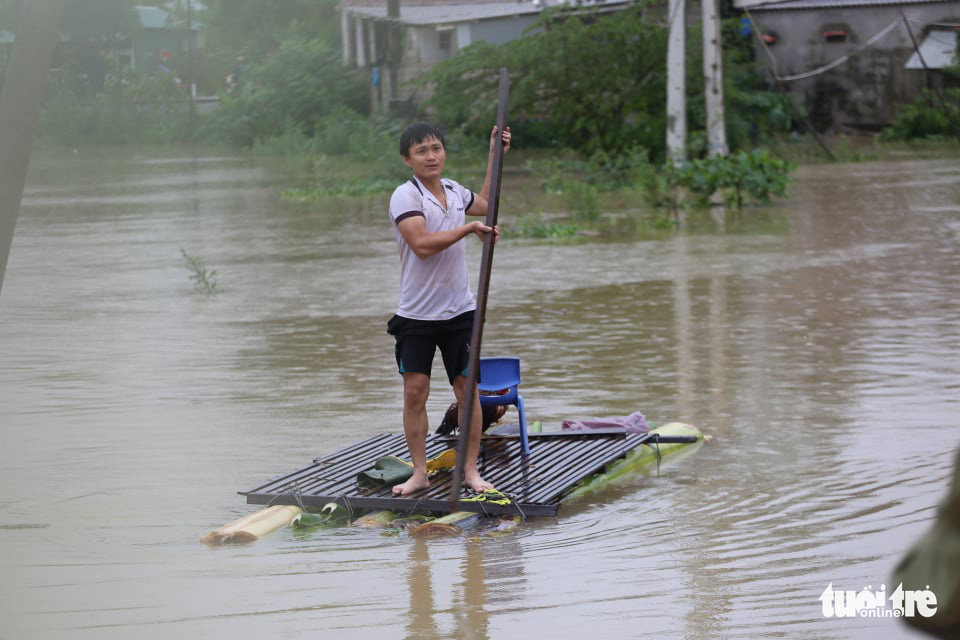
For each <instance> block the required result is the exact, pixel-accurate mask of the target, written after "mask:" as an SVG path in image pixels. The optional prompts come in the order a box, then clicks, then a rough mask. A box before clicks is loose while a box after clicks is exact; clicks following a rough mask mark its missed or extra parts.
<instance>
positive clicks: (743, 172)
mask: <svg viewBox="0 0 960 640" xmlns="http://www.w3.org/2000/svg"><path fill="white" fill-rule="evenodd" d="M793 169H794V165H793V164H791V163H790V162H787V161H786V160H780V159H779V158H774V157H773V156H771V155H770V154H769V153H768V152H767V151H766V150H764V149H754V150H753V151H750V152H747V151H738V152H737V153H733V154H730V155H726V156H710V157H706V158H700V159H697V160H693V161H691V162H689V163H687V164H686V165H685V166H683V167H681V168H680V169H679V170H678V172H677V180H678V183H679V185H680V186H683V187H686V188H687V189H689V190H690V191H691V193H692V194H694V197H695V198H696V199H697V201H698V202H699V203H700V204H705V203H707V202H708V201H709V199H710V197H711V196H712V195H713V194H714V193H716V192H717V191H721V192H722V193H723V197H724V201H725V202H726V204H727V205H728V206H731V207H735V208H740V207H742V206H743V204H744V202H745V201H746V198H747V196H750V197H751V198H753V199H754V200H758V201H760V202H769V201H770V200H771V199H772V198H773V197H775V196H776V197H784V196H786V194H787V185H788V184H789V183H790V172H791V171H792V170H793Z"/></svg>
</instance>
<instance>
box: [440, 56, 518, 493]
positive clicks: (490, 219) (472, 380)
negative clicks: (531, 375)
mask: <svg viewBox="0 0 960 640" xmlns="http://www.w3.org/2000/svg"><path fill="white" fill-rule="evenodd" d="M509 93H510V78H509V77H508V76H507V70H506V68H501V69H500V91H499V94H498V96H497V134H498V137H497V141H498V143H499V144H495V145H494V146H493V164H492V166H491V168H490V194H489V195H490V197H489V198H488V199H487V220H486V224H487V226H488V227H493V226H495V225H496V224H497V215H498V213H499V212H500V179H501V177H502V175H503V141H502V139H501V138H500V137H499V136H500V134H502V133H503V129H504V127H505V126H506V121H507V98H508V97H509ZM494 245H495V243H494V241H493V234H492V233H488V234H487V235H485V236H484V238H483V254H482V256H481V258H480V279H479V281H478V282H477V310H476V311H475V312H474V316H473V332H472V334H471V337H470V364H469V367H470V368H469V370H468V371H467V385H466V388H465V390H464V394H465V395H464V398H463V407H462V411H460V438H459V440H458V441H457V464H456V467H455V468H454V471H453V481H452V482H451V486H450V504H451V505H452V510H453V511H457V510H458V509H459V499H460V486H461V483H462V482H463V465H464V463H465V462H466V455H467V441H468V440H469V438H470V418H471V417H472V416H473V409H474V398H475V397H476V395H477V381H478V380H479V377H480V346H481V343H482V342H483V323H484V321H485V319H486V315H487V293H488V291H489V290H490V269H491V267H492V265H493V247H494ZM479 426H480V425H477V427H478V428H479Z"/></svg>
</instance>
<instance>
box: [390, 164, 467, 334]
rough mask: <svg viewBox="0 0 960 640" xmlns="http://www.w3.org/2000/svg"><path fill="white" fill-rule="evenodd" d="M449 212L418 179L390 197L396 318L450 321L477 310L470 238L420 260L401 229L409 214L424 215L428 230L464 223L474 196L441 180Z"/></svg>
mask: <svg viewBox="0 0 960 640" xmlns="http://www.w3.org/2000/svg"><path fill="white" fill-rule="evenodd" d="M440 182H441V184H443V187H444V189H445V190H446V196H447V208H446V209H444V207H443V205H442V204H441V203H440V202H439V201H438V200H437V198H436V197H435V196H434V195H433V194H432V193H430V190H429V189H427V188H426V187H425V186H423V183H422V182H420V180H418V179H417V177H416V176H414V177H412V178H410V179H409V180H407V181H406V182H404V183H403V184H401V185H400V186H399V187H397V188H396V189H395V190H394V192H393V196H391V197H390V219H391V220H392V221H393V232H394V234H395V236H396V238H397V247H398V248H399V249H400V301H399V303H398V304H397V315H398V316H402V317H404V318H411V319H413V320H449V319H450V318H454V317H456V316H458V315H460V314H461V313H465V312H467V311H470V310H472V309H475V308H476V306H477V302H476V299H475V298H474V297H473V293H472V292H471V291H470V280H469V277H468V275H467V257H466V239H465V238H461V239H460V240H459V241H457V242H455V243H454V244H452V245H450V246H449V247H447V248H446V249H445V250H443V251H441V252H440V253H438V254H435V255H432V256H430V257H429V258H418V257H417V254H415V253H414V252H413V249H411V248H410V245H408V244H407V241H406V240H404V239H403V235H401V233H400V230H399V229H398V228H397V225H398V224H399V223H400V222H402V221H403V220H406V219H407V218H408V217H410V216H423V218H424V219H425V221H426V226H427V231H428V232H435V231H445V230H449V229H456V228H457V227H460V226H462V225H463V224H464V218H465V216H466V211H467V209H469V208H470V205H472V204H473V192H472V191H470V190H469V189H467V188H466V187H464V186H463V185H461V184H459V183H457V182H454V181H453V180H448V179H446V178H443V179H441V180H440Z"/></svg>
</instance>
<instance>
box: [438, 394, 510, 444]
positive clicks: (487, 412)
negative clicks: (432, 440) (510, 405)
mask: <svg viewBox="0 0 960 640" xmlns="http://www.w3.org/2000/svg"><path fill="white" fill-rule="evenodd" d="M480 408H481V409H482V411H483V430H484V431H486V430H487V429H489V428H490V425H492V424H493V423H494V422H496V421H497V420H499V419H500V418H502V417H503V414H505V413H506V412H507V407H506V405H498V406H495V407H487V406H484V405H481V406H480ZM459 426H460V411H459V407H458V406H457V403H456V402H454V403H453V404H451V405H450V406H449V407H447V412H446V413H445V414H443V420H441V421H440V426H439V427H437V430H436V431H434V433H435V434H437V435H438V436H448V435H450V434H451V433H453V432H454V431H455V430H456V429H457V428H458V427H459Z"/></svg>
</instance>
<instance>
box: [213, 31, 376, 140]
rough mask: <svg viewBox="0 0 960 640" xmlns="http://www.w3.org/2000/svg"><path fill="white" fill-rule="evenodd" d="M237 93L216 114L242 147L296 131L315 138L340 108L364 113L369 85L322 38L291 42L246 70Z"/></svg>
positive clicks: (230, 137)
mask: <svg viewBox="0 0 960 640" xmlns="http://www.w3.org/2000/svg"><path fill="white" fill-rule="evenodd" d="M241 82H242V86H241V87H240V89H239V92H238V95H234V96H225V97H224V99H223V105H222V107H221V109H220V110H219V111H218V112H217V113H216V114H214V115H215V118H216V119H217V120H218V123H219V125H220V127H221V130H222V131H223V132H224V134H225V135H223V136H222V137H225V138H228V139H230V141H232V142H237V143H240V144H244V145H250V144H253V143H254V142H255V141H257V140H264V139H266V138H270V137H273V136H277V135H280V134H282V133H283V132H284V131H285V130H286V129H290V128H294V129H297V130H299V131H300V132H302V133H303V134H304V135H307V136H312V135H313V134H314V130H315V129H316V127H317V125H318V123H319V122H321V121H322V120H323V119H324V117H325V116H326V115H327V114H329V113H332V112H334V111H336V110H337V109H339V108H348V109H351V110H353V111H356V112H359V113H365V112H366V108H367V106H366V105H367V102H366V95H367V94H366V85H365V83H364V81H363V79H362V78H360V77H359V76H358V75H357V74H355V73H353V72H352V71H351V70H350V69H347V68H346V67H344V66H343V64H342V61H341V58H340V52H339V51H337V50H335V49H333V48H332V47H330V46H329V45H327V44H325V43H324V42H322V41H321V40H318V39H291V40H286V41H284V42H283V43H281V45H280V48H279V49H277V50H276V51H274V52H273V53H272V55H271V56H270V57H269V58H266V59H265V60H263V61H262V62H260V63H258V64H256V63H255V64H253V65H252V66H251V67H250V69H249V71H248V72H247V79H246V80H241Z"/></svg>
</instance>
